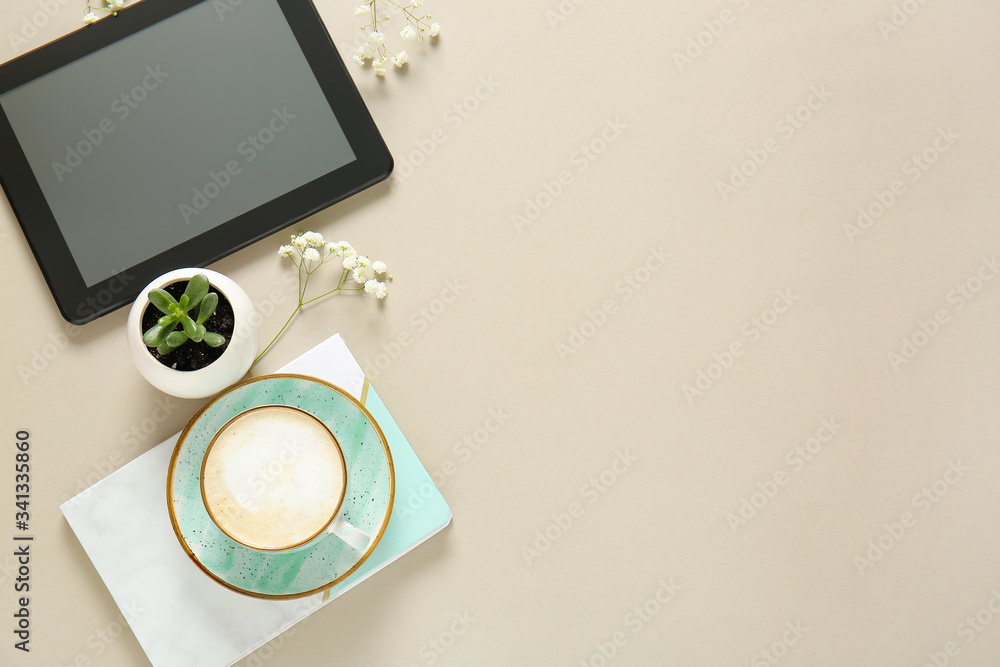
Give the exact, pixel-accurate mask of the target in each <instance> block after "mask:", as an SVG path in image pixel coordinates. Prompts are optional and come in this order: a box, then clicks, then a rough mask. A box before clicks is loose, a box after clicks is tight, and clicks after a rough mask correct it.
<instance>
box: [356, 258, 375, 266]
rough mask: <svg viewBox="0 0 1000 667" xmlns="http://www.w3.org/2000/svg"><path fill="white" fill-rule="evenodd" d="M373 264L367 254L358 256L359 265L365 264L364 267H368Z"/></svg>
mask: <svg viewBox="0 0 1000 667" xmlns="http://www.w3.org/2000/svg"><path fill="white" fill-rule="evenodd" d="M371 265H372V261H371V260H370V259H368V256H367V255H364V256H362V257H358V266H363V267H366V268H367V267H369V266H371Z"/></svg>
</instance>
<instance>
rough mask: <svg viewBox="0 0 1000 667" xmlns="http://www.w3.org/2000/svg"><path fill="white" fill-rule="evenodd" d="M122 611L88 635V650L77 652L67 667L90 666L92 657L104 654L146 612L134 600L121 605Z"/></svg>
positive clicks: (86, 642)
mask: <svg viewBox="0 0 1000 667" xmlns="http://www.w3.org/2000/svg"><path fill="white" fill-rule="evenodd" d="M121 611H122V613H121V614H119V615H118V618H116V619H115V620H112V621H110V622H108V623H107V624H106V625H105V626H103V627H100V628H98V629H97V630H95V631H94V632H91V633H90V634H89V635H87V639H86V641H85V645H86V647H87V649H88V650H86V651H81V652H79V653H77V654H76V655H75V656H74V657H73V659H72V660H70V661H69V662H68V663H66V667H88V666H89V665H92V664H94V663H93V662H92V659H93V658H99V657H101V656H102V655H104V653H105V652H106V651H107V650H108V649H109V648H110V647H111V645H112V644H114V643H115V642H116V641H117V640H118V639H119V638H120V637H121V636H122V635H123V634H125V631H126V629H127V628H128V624H129V623H132V622H134V621H135V620H136V619H137V618H139V617H140V616H142V615H143V614H144V613H145V612H146V610H145V609H144V608H143V607H140V606H139V605H138V604H136V602H135V601H134V600H132V601H130V602H127V603H125V604H123V605H121ZM60 664H62V663H60Z"/></svg>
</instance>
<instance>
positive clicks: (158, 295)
mask: <svg viewBox="0 0 1000 667" xmlns="http://www.w3.org/2000/svg"><path fill="white" fill-rule="evenodd" d="M149 302H150V303H151V304H153V305H154V306H156V309H157V310H159V311H160V312H161V313H166V314H167V315H170V314H171V312H172V311H171V310H170V306H176V305H177V300H176V299H174V297H172V296H170V295H169V294H168V293H167V292H165V291H164V290H161V289H154V290H152V291H150V293H149Z"/></svg>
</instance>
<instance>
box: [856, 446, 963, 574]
mask: <svg viewBox="0 0 1000 667" xmlns="http://www.w3.org/2000/svg"><path fill="white" fill-rule="evenodd" d="M967 472H969V467H968V466H966V465H965V464H963V463H962V460H961V459H957V460H955V461H948V467H947V468H945V470H944V472H943V473H941V476H940V477H938V478H937V479H935V480H934V481H933V482H931V483H930V484H928V485H927V486H925V487H923V488H922V489H920V491H918V492H917V493H915V494H914V495H913V497H912V498H911V499H910V504H911V505H913V507H914V509H916V510H919V513H920V515H923V514H927V513H928V512H930V511H931V510H932V509H933V508H934V506H935V505H937V504H938V503H940V502H941V499H942V498H944V497H945V496H946V495H948V492H949V491H951V488H952V487H953V486H955V485H956V484H958V483H959V482H960V481H962V480H963V479H964V478H965V474H966V473H967ZM918 519H919V515H917V514H914V513H913V512H909V511H907V512H903V513H902V514H900V515H899V518H898V519H897V520H896V521H893V522H891V523H885V524H882V528H883V531H882V533H881V534H879V536H878V537H876V538H874V539H871V540H868V545H867V547H868V548H867V549H866V550H865V551H864V552H862V554H860V555H856V556H854V559H853V562H854V567H856V568H857V570H858V574H859V575H861V576H862V577H863V576H864V575H865V571H866V570H870V569H873V568H874V567H875V563H877V562H879V561H880V560H882V557H883V556H885V554H887V553H888V552H889V551H891V550H892V549H893V547H895V546H896V545H897V544H899V542H900V540H902V539H903V537H904V536H905V535H906V534H907V533H908V532H909V531H910V530H912V529H913V528H914V527H915V526H916V525H917V520H918Z"/></svg>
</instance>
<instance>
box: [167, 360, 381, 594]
mask: <svg viewBox="0 0 1000 667" xmlns="http://www.w3.org/2000/svg"><path fill="white" fill-rule="evenodd" d="M263 405H289V406H292V407H296V408H299V409H300V410H304V411H305V412H307V413H309V414H311V415H313V416H314V417H316V418H317V419H319V420H320V421H321V422H323V423H324V424H326V426H327V427H328V428H329V429H330V430H331V431H332V432H333V434H334V435H335V436H336V438H337V441H338V442H339V443H340V446H341V448H342V449H343V452H344V458H345V460H346V462H347V494H346V496H345V497H344V503H343V505H342V506H341V510H340V513H341V515H342V516H343V517H344V519H346V520H347V521H348V523H350V524H352V525H354V526H356V527H358V528H360V529H361V530H363V531H364V532H365V533H367V534H369V535H372V536H373V539H372V541H371V544H369V545H368V547H367V548H366V549H365V550H364V551H358V550H356V549H353V548H352V547H350V546H349V545H347V544H346V543H344V542H342V541H341V540H340V539H338V538H337V537H336V536H335V535H328V536H327V537H326V538H324V539H322V540H320V541H319V543H317V544H316V545H314V546H311V547H308V548H306V549H302V550H299V551H294V552H291V553H277V554H273V553H272V554H268V553H264V552H259V551H254V550H252V549H249V548H247V547H245V546H243V545H241V544H239V543H237V542H235V541H233V540H231V539H230V538H229V537H227V536H226V535H225V534H224V533H223V532H222V531H221V530H219V527H218V526H216V525H215V522H213V521H212V519H211V517H209V515H208V512H207V511H206V509H205V504H204V502H203V501H202V496H201V484H200V482H201V480H200V478H199V475H200V474H201V464H202V459H203V458H204V456H205V450H206V449H207V447H208V445H209V443H210V442H211V441H212V438H213V437H214V436H215V434H216V433H217V432H218V431H219V429H221V428H222V427H223V426H224V425H225V424H226V423H227V422H228V421H229V420H231V419H232V418H233V417H235V416H236V415H238V414H240V413H242V412H245V411H246V410H249V409H251V408H256V407H260V406H263ZM394 492H395V475H394V472H393V467H392V454H391V453H390V452H389V445H388V443H387V442H386V439H385V435H383V433H382V429H380V428H379V426H378V424H377V423H376V422H375V419H374V418H373V417H372V415H371V413H369V412H368V410H366V409H365V407H364V406H363V405H361V404H360V403H359V402H358V401H357V400H356V399H355V398H354V397H353V396H351V395H350V394H348V393H347V392H346V391H344V390H343V389H341V388H339V387H336V386H334V385H332V384H328V383H326V382H323V381H321V380H317V379H315V378H311V377H307V376H304V375H291V374H276V375H263V376H260V377H255V378H250V379H249V380H246V381H244V382H242V383H239V384H236V385H233V386H232V387H230V388H229V389H227V390H225V391H223V392H222V393H220V394H219V395H218V396H216V397H215V398H214V399H212V400H211V401H210V402H209V403H208V404H207V405H205V407H203V408H202V409H201V410H200V411H199V412H198V413H197V414H196V415H195V416H194V417H193V418H192V419H191V421H190V422H189V423H188V425H187V427H185V429H184V431H183V432H182V433H181V435H180V437H179V438H178V440H177V445H176V446H175V447H174V453H173V455H172V456H171V458H170V467H169V469H168V471H167V508H168V510H169V513H170V523H171V525H172V526H173V529H174V533H175V534H176V535H177V539H178V540H179V541H180V543H181V546H182V547H183V548H184V551H185V552H187V555H188V556H189V557H190V558H191V560H192V561H194V563H195V564H196V565H197V566H198V567H199V568H201V570H202V571H203V572H205V574H207V575H208V576H209V577H211V578H212V579H214V580H215V581H217V582H218V583H220V584H222V585H223V586H225V587H226V588H229V589H231V590H234V591H236V592H237V593H242V594H244V595H249V596H252V597H258V598H270V599H289V598H298V597H305V596H308V595H314V594H316V593H318V592H320V591H322V590H324V589H328V588H330V587H332V586H334V585H335V584H337V583H339V582H340V581H342V580H343V579H345V578H346V577H348V576H349V575H350V574H351V573H352V572H354V571H355V570H356V569H357V568H359V567H360V566H361V564H362V563H364V562H365V560H366V559H367V558H368V556H370V555H371V553H372V552H373V551H374V550H375V547H376V546H377V545H378V543H379V540H380V539H381V538H382V534H383V533H384V532H385V528H386V526H387V525H388V523H389V515H390V514H391V513H392V502H393V494H394Z"/></svg>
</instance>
